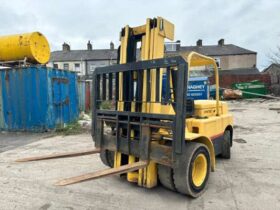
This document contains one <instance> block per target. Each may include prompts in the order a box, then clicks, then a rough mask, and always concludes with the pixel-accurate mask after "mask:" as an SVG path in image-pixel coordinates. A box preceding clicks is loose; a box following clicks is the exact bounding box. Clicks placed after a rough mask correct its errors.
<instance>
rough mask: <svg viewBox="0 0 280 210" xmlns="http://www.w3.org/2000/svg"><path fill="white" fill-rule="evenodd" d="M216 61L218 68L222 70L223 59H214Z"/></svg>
mask: <svg viewBox="0 0 280 210" xmlns="http://www.w3.org/2000/svg"><path fill="white" fill-rule="evenodd" d="M214 59H215V61H216V65H217V67H218V68H221V59H220V58H214Z"/></svg>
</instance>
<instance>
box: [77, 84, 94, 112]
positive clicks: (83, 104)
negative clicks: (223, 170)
mask: <svg viewBox="0 0 280 210" xmlns="http://www.w3.org/2000/svg"><path fill="white" fill-rule="evenodd" d="M91 84H92V83H91V82H90V81H84V80H82V81H78V96H79V110H80V111H84V112H89V111H90V109H91Z"/></svg>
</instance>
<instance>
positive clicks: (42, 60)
mask: <svg viewBox="0 0 280 210" xmlns="http://www.w3.org/2000/svg"><path fill="white" fill-rule="evenodd" d="M25 58H26V59H27V61H28V62H30V63H35V64H37V63H39V64H46V63H47V62H48V61H49V59H50V47H49V43H48V40H47V39H46V38H45V36H44V35H43V34H41V33H39V32H33V33H25V34H17V35H9V36H1V37H0V61H15V60H24V59H25Z"/></svg>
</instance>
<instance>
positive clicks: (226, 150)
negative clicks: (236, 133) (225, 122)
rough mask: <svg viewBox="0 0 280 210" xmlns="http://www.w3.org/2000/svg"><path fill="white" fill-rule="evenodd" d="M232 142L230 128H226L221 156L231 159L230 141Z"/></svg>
mask: <svg viewBox="0 0 280 210" xmlns="http://www.w3.org/2000/svg"><path fill="white" fill-rule="evenodd" d="M230 142H231V134H230V131H229V130H225V132H224V140H223V147H222V153H221V157H222V158H225V159H230V144H231V143H230Z"/></svg>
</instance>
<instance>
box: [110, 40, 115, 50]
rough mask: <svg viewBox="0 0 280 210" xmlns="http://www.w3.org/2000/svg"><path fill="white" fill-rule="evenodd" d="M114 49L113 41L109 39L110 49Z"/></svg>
mask: <svg viewBox="0 0 280 210" xmlns="http://www.w3.org/2000/svg"><path fill="white" fill-rule="evenodd" d="M114 49H115V45H114V43H113V42H112V41H111V42H110V50H114Z"/></svg>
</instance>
